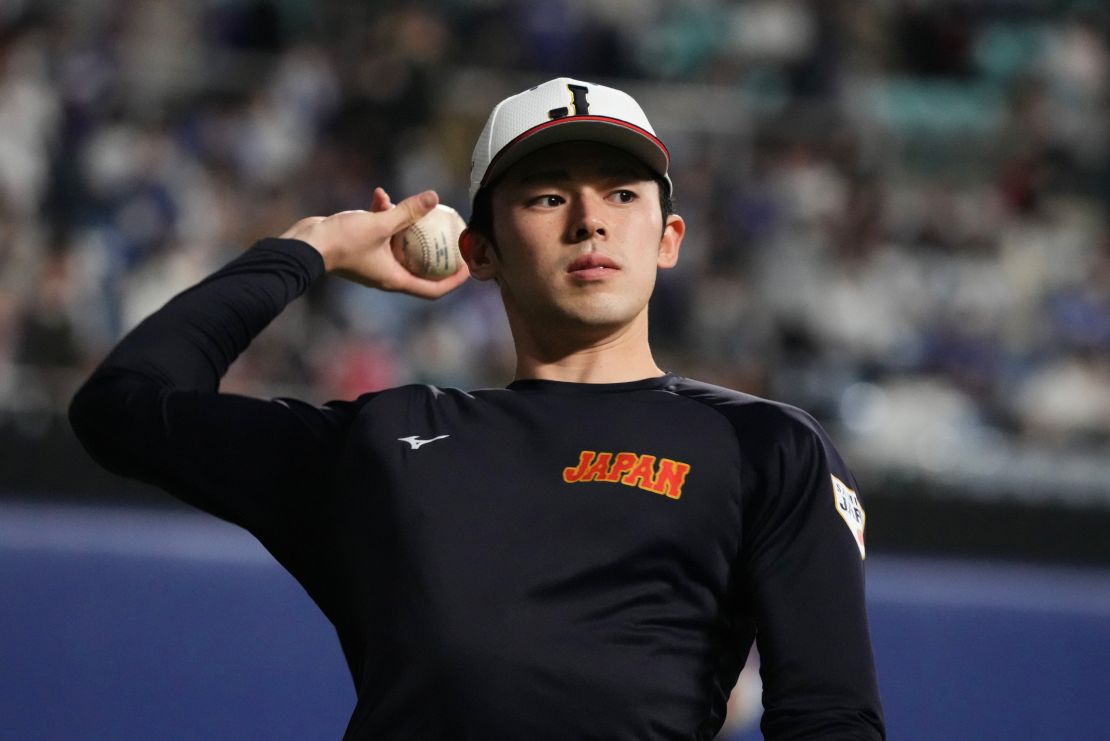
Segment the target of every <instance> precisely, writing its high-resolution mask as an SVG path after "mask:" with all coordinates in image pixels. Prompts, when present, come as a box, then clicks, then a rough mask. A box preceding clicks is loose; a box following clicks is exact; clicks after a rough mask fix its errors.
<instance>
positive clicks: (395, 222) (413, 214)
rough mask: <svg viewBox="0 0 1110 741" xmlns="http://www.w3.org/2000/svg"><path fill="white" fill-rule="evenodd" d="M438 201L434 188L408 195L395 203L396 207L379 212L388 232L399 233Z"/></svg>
mask: <svg viewBox="0 0 1110 741" xmlns="http://www.w3.org/2000/svg"><path fill="white" fill-rule="evenodd" d="M437 203H439V196H438V195H436V192H435V191H434V190H426V191H424V192H423V193H418V194H416V195H414V196H409V197H408V198H406V199H405V200H403V201H401V202H400V203H398V204H397V206H396V208H391V209H389V210H388V211H382V212H380V215H381V218H382V219H383V221H384V223H385V226H386V228H387V229H389V233H390V234H399V233H401V232H403V231H404V230H405V229H408V228H409V227H410V226H412V225H413V224H415V223H416V222H417V221H420V219H422V218H423V217H424V215H425V214H427V213H428V212H429V211H431V210H432V209H433V208H435V207H436V204H437Z"/></svg>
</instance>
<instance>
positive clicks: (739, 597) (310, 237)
mask: <svg viewBox="0 0 1110 741" xmlns="http://www.w3.org/2000/svg"><path fill="white" fill-rule="evenodd" d="M668 161H669V155H668V152H667V149H666V147H665V146H664V145H663V143H662V142H661V141H660V140H659V139H658V138H657V137H656V135H655V133H654V131H653V130H652V127H651V125H650V124H649V122H648V120H647V118H646V117H645V116H644V113H643V111H642V110H641V108H640V106H639V105H638V104H637V103H636V102H635V101H634V100H633V99H632V98H631V97H629V96H628V95H627V94H625V93H623V92H620V91H618V90H615V89H612V88H609V87H605V86H602V85H596V84H593V83H589V82H582V81H579V80H572V79H567V78H560V79H555V80H551V81H549V82H546V83H544V84H542V85H539V86H537V87H534V88H532V89H530V90H527V91H525V92H522V93H520V94H518V95H515V96H512V97H510V98H507V99H506V100H504V101H502V102H501V103H499V104H498V105H497V106H496V108H494V110H493V112H492V114H491V115H490V117H489V120H488V121H487V123H486V126H485V129H484V130H483V132H482V134H481V137H480V138H479V140H478V143H477V145H476V147H475V151H474V159H473V169H472V172H471V180H470V196H471V206H472V218H471V220H470V224H469V228H468V229H467V231H466V232H464V234H463V236H462V237H461V239H460V245H461V247H462V250H463V254H464V257H465V260H466V265H467V268H468V270H469V275H471V276H473V277H474V278H476V279H478V280H483V281H492V282H493V283H494V284H495V285H496V288H497V290H498V291H499V292H500V295H501V297H502V299H503V301H504V306H505V311H506V313H507V316H508V319H509V325H510V327H511V330H512V334H513V340H514V344H515V348H516V352H517V361H516V377H515V380H514V381H513V382H512V383H510V384H509V386H508V387H506V388H497V389H483V390H477V391H469V392H468V391H460V390H455V389H447V388H437V387H434V386H422V385H413V386H404V387H400V388H394V389H388V390H385V391H379V392H375V393H367V394H365V395H363V396H361V397H359V398H357V399H354V400H347V401H337V402H332V403H329V404H326V405H324V406H314V405H311V404H308V403H305V402H302V401H297V400H292V399H278V400H261V399H254V398H246V397H241V396H234V395H228V394H221V393H219V392H218V390H217V389H218V386H219V382H220V378H221V376H222V375H223V374H224V372H225V371H226V370H227V368H228V366H229V365H230V364H231V363H232V361H234V360H235V358H236V356H237V355H238V354H239V353H240V352H242V351H243V350H244V349H245V348H246V347H247V346H248V345H249V344H250V342H251V340H252V339H253V338H254V337H255V336H256V335H258V334H259V333H260V332H261V331H262V330H263V328H264V327H265V326H266V325H267V323H269V322H270V321H271V320H272V319H273V318H274V317H276V316H277V315H278V314H279V313H280V312H281V311H282V309H283V308H284V307H285V306H286V305H287V304H289V303H290V302H291V301H293V300H294V299H296V298H297V297H298V296H299V295H300V294H302V293H303V292H304V291H305V290H306V289H307V288H308V286H309V285H310V284H312V283H313V282H314V281H316V280H319V279H320V278H321V276H322V275H323V274H324V273H331V274H334V275H338V276H342V277H344V278H348V279H351V280H355V281H358V282H360V283H363V284H365V285H367V286H371V287H373V288H377V289H383V290H392V291H402V292H406V293H410V294H413V295H418V296H425V297H432V298H434V297H436V296H440V295H443V294H444V293H446V292H448V291H451V290H452V289H454V288H455V287H457V286H458V285H460V284H461V283H462V282H463V281H464V280H466V271H463V272H460V273H459V274H458V275H456V276H453V277H451V278H448V279H446V280H442V281H429V280H425V279H421V278H417V277H416V276H414V275H412V274H410V273H409V272H408V271H406V270H405V269H404V268H403V267H402V266H401V265H400V263H399V262H398V261H397V259H396V258H395V257H394V256H393V253H392V251H391V249H390V240H391V238H392V237H393V236H394V235H397V234H399V233H400V232H402V231H403V230H404V229H405V228H407V227H408V226H410V225H412V224H413V223H414V222H415V221H416V220H417V219H419V218H420V217H421V216H422V215H423V214H425V213H427V212H428V211H429V210H431V209H432V208H433V207H434V206H435V204H436V202H437V197H436V195H435V194H434V193H433V192H430V191H429V192H425V193H422V194H419V195H416V196H412V197H409V198H406V199H405V200H403V201H401V202H400V203H398V204H397V205H396V206H393V204H392V203H391V202H390V198H389V196H388V195H387V194H386V193H385V192H384V191H383V190H381V189H378V190H376V191H375V194H374V199H373V203H372V205H371V208H370V210H369V211H350V212H343V213H340V214H336V215H333V216H329V217H314V218H309V219H304V220H302V221H300V222H298V223H297V224H295V225H294V226H293V227H291V228H290V229H289V230H288V231H287V232H286V233H285V234H284V235H282V236H281V237H280V238H272V239H264V240H262V241H261V242H259V243H258V244H256V245H255V246H254V247H253V248H252V249H250V250H247V251H246V252H245V253H244V254H243V255H241V256H240V257H238V258H237V259H235V260H233V261H232V262H231V263H229V264H228V265H226V266H225V267H223V268H222V269H220V270H219V271H217V272H216V273H214V274H213V275H211V276H210V277H208V278H207V279H205V280H204V281H202V282H201V283H199V284H198V285H196V286H194V287H192V288H191V289H189V290H187V291H185V292H184V293H182V294H180V295H179V296H177V297H176V298H174V299H173V300H171V301H170V302H169V303H168V304H167V305H166V306H165V307H163V308H162V309H161V310H159V311H158V312H156V313H155V314H153V315H152V316H150V317H149V318H147V319H146V320H145V321H144V322H143V323H142V324H140V325H139V326H138V327H137V328H136V329H135V330H134V331H132V332H131V333H130V334H129V335H128V336H127V337H126V338H124V339H123V340H122V341H121V342H120V344H119V345H118V346H117V347H116V348H115V349H114V350H113V351H112V352H111V354H110V355H109V356H108V357H107V359H106V360H105V361H104V362H103V364H102V365H101V366H100V367H99V368H98V369H97V370H96V371H95V372H94V373H93V375H92V377H91V378H90V379H89V380H88V381H87V383H86V384H85V385H84V386H83V387H82V389H81V390H80V391H79V392H78V394H77V396H76V397H75V399H74V401H73V404H72V407H71V411H70V417H71V420H72V423H73V426H74V429H75V430H76V431H77V433H78V435H79V436H80V438H81V440H82V442H83V443H84V445H85V446H86V448H87V449H88V450H89V452H90V453H91V454H92V455H93V456H94V457H95V458H96V459H97V460H98V461H99V462H100V463H102V464H103V465H104V466H105V467H107V468H109V469H111V470H113V471H116V472H118V473H121V474H124V475H128V476H134V477H137V478H140V479H143V480H146V481H149V482H152V483H154V484H157V485H159V486H161V487H163V488H165V489H166V490H167V491H169V492H171V493H172V494H173V495H175V496H177V497H179V498H181V499H183V500H184V501H186V502H189V503H191V504H193V505H196V506H197V507H200V508H202V509H204V510H206V511H208V512H210V513H212V514H215V515H217V516H220V517H223V518H226V519H228V520H230V521H232V522H235V523H238V524H240V525H242V526H243V527H245V528H246V529H248V530H249V531H250V532H251V533H253V534H254V535H255V536H256V537H257V538H258V539H259V540H260V541H261V542H262V543H263V544H264V545H265V546H266V548H267V549H269V551H270V552H271V553H272V554H273V555H274V557H275V558H276V559H277V560H278V561H279V562H280V563H281V564H282V565H283V566H284V567H285V568H286V569H288V570H289V571H290V572H291V573H292V574H293V576H294V577H296V579H297V580H298V581H299V582H300V583H301V584H302V585H303V586H304V588H305V589H306V591H307V592H308V594H309V595H310V596H311V597H312V599H313V600H314V601H315V602H316V604H317V605H319V607H320V609H321V610H323V612H324V613H325V614H326V615H327V617H328V618H329V619H330V620H331V622H332V623H333V624H334V625H335V628H336V631H337V633H338V636H339V640H340V642H341V645H342V648H343V652H344V655H345V657H346V660H347V663H348V665H349V667H350V671H351V675H352V677H353V680H354V683H355V687H356V690H357V698H358V699H357V704H356V706H355V708H354V712H353V714H352V716H351V719H350V722H349V725H348V728H347V732H346V736H345V738H347V739H405V740H409V739H560V740H565V739H690V738H695V739H711V738H713V737H714V736H715V735H716V733H717V731H718V730H719V729H720V727H721V724H722V722H723V717H724V713H725V706H726V701H727V699H728V696H729V692H730V690H731V689H732V686H733V684H734V683H735V681H736V677H737V675H738V673H739V672H740V670H741V668H742V667H743V664H744V661H745V657H746V656H747V655H748V651H749V648H750V647H751V645H752V643H753V641H755V642H756V643H757V645H758V648H759V652H760V655H761V658H762V669H761V672H762V675H763V682H764V707H765V711H764V714H763V720H762V729H763V732H764V734H765V736H766V737H767V738H774V739H788V738H789V739H802V738H807V739H849V738H851V739H879V738H883V736H884V730H883V721H882V713H881V709H880V704H879V697H878V691H877V688H876V680H875V672H874V668H873V660H872V654H871V648H870V641H869V637H868V628H867V620H866V614H865V609H864V600H863V563H862V562H863V557H864V541H863V525H864V513H863V510H862V508H861V506H860V501H859V499H858V497H857V495H856V493H855V488H856V485H855V483H854V481H853V479H852V476H851V474H850V473H849V471H848V469H847V468H846V467H845V464H844V462H843V461H842V460H841V458H840V456H839V455H838V454H837V452H836V451H835V450H834V448H833V446H832V444H831V443H830V442H829V439H828V437H827V436H826V435H825V433H824V432H823V431H822V430H821V428H820V427H819V426H818V424H817V423H816V422H815V421H814V420H813V419H811V418H810V417H809V416H807V415H806V414H805V413H803V412H801V411H799V410H797V409H794V408H791V407H789V406H785V405H782V404H778V403H774V402H771V401H766V400H763V399H759V398H756V397H753V396H749V395H745V394H742V393H739V392H736V391H732V390H729V389H725V388H719V387H716V386H711V385H708V384H706V383H701V382H698V381H695V380H691V379H688V378H684V377H682V376H680V375H676V374H675V373H671V372H665V371H664V370H662V369H660V368H659V367H658V366H657V365H656V363H655V361H654V360H653V357H652V353H651V349H650V347H649V344H648V315H647V305H648V299H649V297H650V296H651V293H652V289H653V286H654V282H655V279H656V274H657V271H658V270H660V269H666V268H670V267H672V266H673V265H675V263H676V261H677V260H678V257H679V250H680V247H681V244H682V239H683V235H684V232H685V228H686V227H685V224H684V222H683V220H682V218H681V217H680V216H679V215H677V214H676V213H674V212H673V210H672V207H671V192H672V183H671V181H670V178H669V176H668ZM432 708H436V709H437V710H438V712H431V709H432Z"/></svg>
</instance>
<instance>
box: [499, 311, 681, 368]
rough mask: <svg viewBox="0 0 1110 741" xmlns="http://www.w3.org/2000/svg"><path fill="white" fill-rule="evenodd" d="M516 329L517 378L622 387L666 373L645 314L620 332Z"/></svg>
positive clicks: (514, 338)
mask: <svg viewBox="0 0 1110 741" xmlns="http://www.w3.org/2000/svg"><path fill="white" fill-rule="evenodd" d="M510 324H512V322H510ZM512 330H513V342H514V345H515V346H516V358H517V360H516V379H517V380H520V379H526V378H531V379H538V380H544V381H569V382H573V383H622V382H624V381H638V380H640V379H641V378H652V377H655V376H661V375H663V371H662V370H660V369H659V366H657V365H656V364H655V360H654V358H653V357H652V354H651V347H650V346H649V345H648V334H647V312H646V311H645V312H644V313H643V314H642V315H641V316H639V317H637V319H636V320H635V321H634V322H632V324H629V325H627V326H624V327H622V328H620V329H619V330H616V331H609V330H601V329H598V328H584V329H582V330H581V331H579V332H576V333H569V335H570V336H568V333H560V335H559V336H554V333H546V334H545V333H540V332H531V331H526V330H524V329H523V328H521V327H517V326H513V327H512Z"/></svg>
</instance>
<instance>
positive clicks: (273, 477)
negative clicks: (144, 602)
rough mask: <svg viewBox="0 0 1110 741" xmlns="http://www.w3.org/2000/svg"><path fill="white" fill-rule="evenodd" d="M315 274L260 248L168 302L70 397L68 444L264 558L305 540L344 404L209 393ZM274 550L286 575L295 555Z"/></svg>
mask: <svg viewBox="0 0 1110 741" xmlns="http://www.w3.org/2000/svg"><path fill="white" fill-rule="evenodd" d="M322 273H323V261H322V260H321V258H320V256H319V254H318V253H317V252H316V251H315V250H313V249H312V248H311V247H309V246H308V245H307V244H304V243H302V242H297V241H293V240H280V239H268V240H263V241H261V242H260V243H258V244H257V245H255V246H254V247H253V248H251V249H249V250H247V251H246V252H244V253H243V254H242V255H241V256H239V257H238V258H236V259H235V260H233V261H232V262H230V263H229V264H227V265H226V266H224V267H223V268H222V269H220V270H219V271H217V272H216V273H214V274H212V275H211V276H209V277H208V278H206V279H205V280H203V281H201V282H200V283H198V284H197V285H196V286H193V287H192V288H190V289H188V290H186V291H184V292H183V293H181V294H179V295H178V296H176V297H175V298H173V299H172V300H171V301H170V302H169V303H167V304H166V305H165V306H164V307H163V308H161V309H160V310H159V311H157V312H155V313H154V314H152V315H151V316H150V317H148V318H147V319H146V320H144V321H143V322H142V323H141V324H139V326H138V327H136V328H135V329H134V330H133V331H132V332H130V333H129V334H128V335H127V336H126V337H125V338H124V339H123V340H121V341H120V343H119V344H118V345H117V346H116V347H115V349H113V350H112V352H111V353H110V354H109V355H108V357H107V358H106V359H105V361H104V362H103V363H102V364H101V365H100V367H99V368H97V369H96V371H94V373H93V374H92V376H91V377H90V378H89V379H88V381H86V383H85V384H84V385H83V386H82V387H81V389H80V390H79V391H78V392H77V394H76V396H75V397H74V399H73V401H72V403H71V405H70V411H69V414H70V421H71V424H72V426H73V429H74V431H75V432H76V433H77V437H78V438H79V439H80V441H81V442H82V444H83V445H84V446H85V448H86V449H87V450H88V452H89V453H90V454H91V455H92V457H93V458H94V459H95V460H96V461H97V462H98V463H100V464H101V465H103V466H104V467H105V468H107V469H109V470H111V471H113V472H115V473H119V474H121V475H125V476H129V477H133V478H137V479H140V480H143V481H146V482H148V483H151V484H154V485H157V486H159V487H161V488H163V489H165V490H167V491H168V492H170V493H171V494H173V495H174V496H176V497H178V498H180V499H182V500H184V501H185V502H188V503H190V504H192V505H195V506H197V507H199V508H201V509H203V510H205V511H207V512H210V513H212V514H215V515H217V516H219V517H222V518H224V519H227V520H230V521H232V522H235V523H237V524H239V525H242V526H244V527H246V528H247V529H248V530H250V531H251V532H252V533H254V534H255V535H256V536H257V537H259V539H260V540H262V542H263V543H264V544H266V545H267V547H269V548H270V549H271V550H272V551H273V550H275V547H276V548H277V551H281V550H282V548H283V547H284V546H283V544H293V543H296V542H298V541H303V540H305V536H306V535H307V533H305V530H306V529H309V528H311V527H312V519H311V517H310V516H309V515H310V513H311V512H312V510H313V507H312V505H313V504H314V503H318V500H319V499H320V498H321V497H322V496H323V495H324V493H325V491H326V488H327V484H328V478H329V475H330V471H331V469H332V468H333V461H334V459H335V458H336V455H337V449H338V447H339V445H340V444H341V441H342V439H343V437H344V435H345V432H346V429H347V427H348V425H349V421H350V418H351V417H352V415H353V406H354V405H353V404H352V403H335V404H329V405H326V406H322V407H317V406H314V405H311V404H307V403H304V402H300V401H295V400H288V399H278V400H262V399H254V398H248V397H244V396H236V395H231V394H221V393H219V392H218V390H217V389H218V386H219V381H220V378H221V376H223V374H224V373H225V372H226V371H227V369H228V366H230V365H231V363H232V362H233V361H234V360H235V358H236V357H238V355H239V354H240V353H241V352H242V351H243V350H244V349H246V347H247V346H248V345H249V344H250V342H251V340H252V339H253V338H254V337H255V336H256V335H257V334H258V333H259V332H261V331H262V330H263V329H264V328H265V327H266V325H268V324H269V323H270V321H272V320H273V319H274V317H276V316H277V315H278V314H279V313H280V312H281V311H282V309H284V308H285V306H286V305H288V304H289V302H291V301H293V300H294V299H295V298H297V297H298V296H299V295H301V294H302V293H303V292H304V291H305V290H306V289H307V288H308V286H309V284H310V283H311V282H312V281H313V280H315V279H316V278H317V277H319V276H320V275H321V274H322ZM292 547H293V546H290V548H292ZM277 551H275V555H276V556H278V558H279V560H282V561H284V562H286V565H287V566H290V567H292V566H293V564H291V563H288V561H289V559H294V558H295V554H294V553H291V552H286V553H281V552H277Z"/></svg>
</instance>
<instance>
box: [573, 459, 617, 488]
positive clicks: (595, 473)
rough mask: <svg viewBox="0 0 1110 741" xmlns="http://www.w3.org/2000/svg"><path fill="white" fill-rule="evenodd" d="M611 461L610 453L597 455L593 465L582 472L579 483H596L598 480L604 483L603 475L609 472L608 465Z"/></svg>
mask: <svg viewBox="0 0 1110 741" xmlns="http://www.w3.org/2000/svg"><path fill="white" fill-rule="evenodd" d="M612 460H613V454H612V453H598V454H597V458H595V459H594V462H593V465H592V466H590V467H589V468H587V469H586V470H585V471H583V473H582V478H580V479H579V481H597V480H598V479H601V480H602V481H604V480H605V474H607V473H608V472H609V463H610V462H611V461H612Z"/></svg>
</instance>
